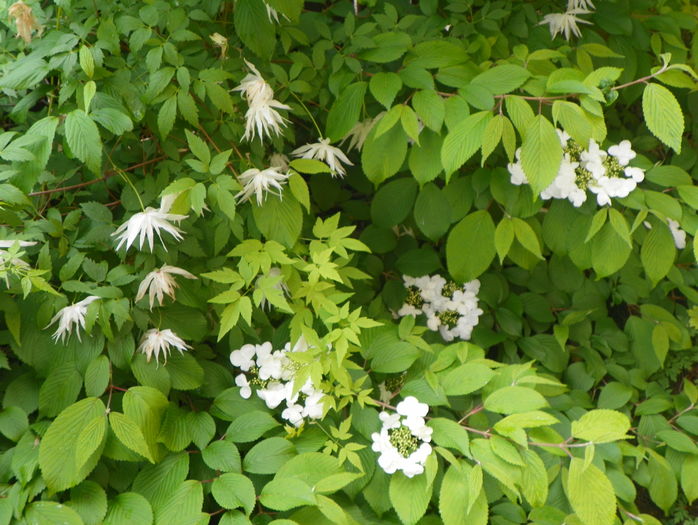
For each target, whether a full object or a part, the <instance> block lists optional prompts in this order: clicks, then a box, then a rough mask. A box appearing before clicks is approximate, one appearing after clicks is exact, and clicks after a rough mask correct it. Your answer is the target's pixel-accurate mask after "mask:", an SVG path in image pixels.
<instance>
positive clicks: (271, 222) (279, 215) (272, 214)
mask: <svg viewBox="0 0 698 525" xmlns="http://www.w3.org/2000/svg"><path fill="white" fill-rule="evenodd" d="M252 215H253V216H254V220H255V223H256V224H257V227H258V228H259V231H261V232H262V234H263V235H264V236H265V237H266V238H267V239H268V240H272V241H277V242H280V243H281V244H283V245H284V246H286V247H288V248H291V247H292V246H293V245H294V244H295V243H296V241H297V240H298V237H299V235H300V233H301V226H302V225H303V209H302V208H301V205H300V204H299V203H298V201H297V200H296V199H295V198H294V197H293V195H288V194H286V195H284V197H283V199H280V198H278V197H275V196H270V197H269V198H267V200H266V201H264V203H263V204H262V206H257V204H256V203H253V205H252Z"/></svg>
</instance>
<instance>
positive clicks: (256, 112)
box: [233, 60, 291, 139]
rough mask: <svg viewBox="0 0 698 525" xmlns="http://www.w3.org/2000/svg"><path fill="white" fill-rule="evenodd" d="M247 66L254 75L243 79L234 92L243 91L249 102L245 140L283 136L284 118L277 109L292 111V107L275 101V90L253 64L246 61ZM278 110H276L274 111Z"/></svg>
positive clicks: (249, 74)
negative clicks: (257, 137) (273, 135)
mask: <svg viewBox="0 0 698 525" xmlns="http://www.w3.org/2000/svg"><path fill="white" fill-rule="evenodd" d="M245 64H247V67H249V68H250V70H251V71H252V73H248V74H247V76H245V78H243V79H242V82H240V85H239V86H237V87H235V88H233V91H242V92H243V94H244V97H245V99H246V100H247V104H248V109H247V113H245V119H246V122H245V134H244V135H243V136H242V138H243V139H253V138H254V137H255V135H257V136H259V138H260V139H261V138H263V137H264V135H266V136H268V137H271V136H272V133H273V134H275V135H280V134H281V126H282V125H283V124H284V122H285V121H284V118H283V117H282V116H281V115H280V114H279V112H278V111H276V109H291V108H290V106H287V105H286V104H282V103H281V102H279V101H278V100H274V90H273V89H272V88H271V86H270V85H269V84H268V83H267V82H266V81H265V80H264V79H263V78H262V75H261V74H260V72H259V71H258V70H257V68H256V67H254V65H253V64H251V63H250V62H248V61H247V60H245ZM274 108H276V109H274Z"/></svg>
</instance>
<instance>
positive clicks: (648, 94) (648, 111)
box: [642, 83, 684, 153]
mask: <svg viewBox="0 0 698 525" xmlns="http://www.w3.org/2000/svg"><path fill="white" fill-rule="evenodd" d="M642 113H643V115H644V117H645V124H647V127H648V128H649V130H650V131H651V132H652V134H653V135H654V136H655V137H657V138H658V139H659V140H661V141H662V142H663V143H664V144H666V145H667V146H669V147H670V148H671V149H673V150H674V151H675V152H676V153H681V136H682V135H683V130H684V120H683V112H682V111H681V106H680V105H679V103H678V101H677V100H676V97H674V95H673V93H672V92H671V91H669V90H668V89H667V88H665V87H664V86H662V85H660V84H654V83H650V84H647V86H645V90H644V91H643V92H642Z"/></svg>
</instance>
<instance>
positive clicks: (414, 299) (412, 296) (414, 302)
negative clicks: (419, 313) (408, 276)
mask: <svg viewBox="0 0 698 525" xmlns="http://www.w3.org/2000/svg"><path fill="white" fill-rule="evenodd" d="M405 302H406V303H407V304H409V305H411V306H414V307H415V308H421V307H422V306H424V299H423V298H422V294H421V293H419V288H417V287H416V286H410V287H409V288H407V298H406V299H405Z"/></svg>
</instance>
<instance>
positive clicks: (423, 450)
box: [371, 396, 432, 478]
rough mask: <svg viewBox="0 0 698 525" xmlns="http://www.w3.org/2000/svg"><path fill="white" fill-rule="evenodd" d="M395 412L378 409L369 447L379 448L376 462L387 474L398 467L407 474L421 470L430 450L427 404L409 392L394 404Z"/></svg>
mask: <svg viewBox="0 0 698 525" xmlns="http://www.w3.org/2000/svg"><path fill="white" fill-rule="evenodd" d="M395 410H396V413H394V414H391V413H389V412H381V413H380V414H379V417H380V420H381V421H382V422H383V426H382V427H381V430H380V432H374V433H373V434H372V435H371V439H372V440H373V444H372V445H371V448H372V449H373V450H374V452H378V453H379V454H380V455H379V456H378V465H379V466H380V467H381V468H382V469H383V470H384V471H385V472H386V473H388V474H394V473H395V472H397V471H398V470H401V471H402V473H403V474H404V475H405V476H407V477H408V478H411V477H414V476H417V475H419V474H421V473H422V472H424V464H425V463H426V461H427V458H428V457H429V455H430V454H431V445H430V444H429V443H430V442H431V434H432V429H431V428H430V427H428V426H427V425H426V422H425V420H424V418H425V417H426V415H427V412H429V405H427V404H426V403H420V402H419V401H418V400H417V398H415V397H413V396H409V397H407V398H405V400H404V401H401V402H400V403H398V405H397V407H395Z"/></svg>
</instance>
